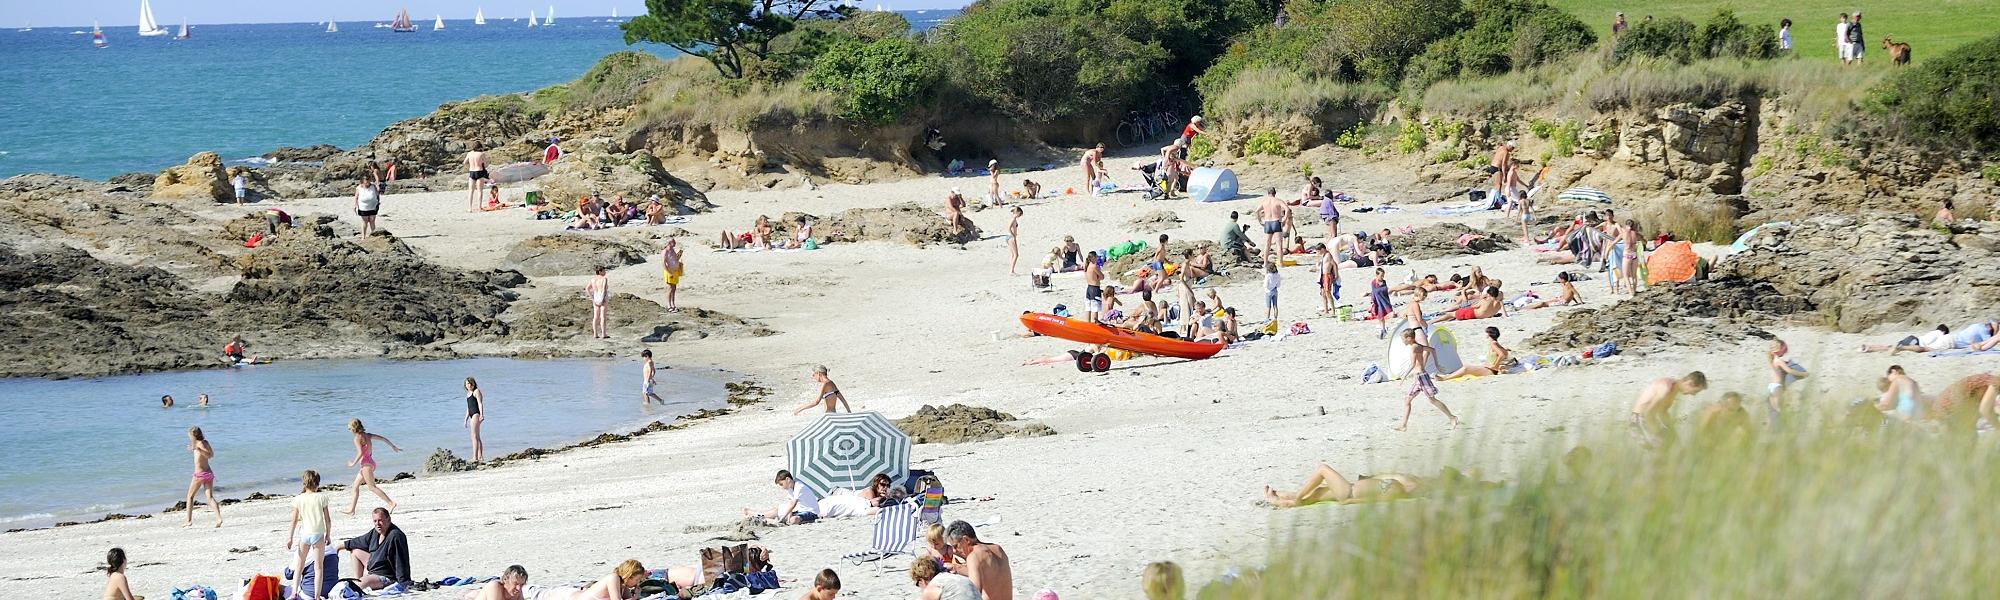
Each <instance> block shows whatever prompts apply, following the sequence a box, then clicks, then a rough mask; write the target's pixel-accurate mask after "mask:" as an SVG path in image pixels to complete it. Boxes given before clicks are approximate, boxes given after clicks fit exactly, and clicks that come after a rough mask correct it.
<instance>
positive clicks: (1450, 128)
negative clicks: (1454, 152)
mask: <svg viewBox="0 0 2000 600" xmlns="http://www.w3.org/2000/svg"><path fill="white" fill-rule="evenodd" d="M1466 129H1469V128H1468V127H1467V126H1466V124H1465V121H1457V120H1445V121H1442V122H1440V123H1438V124H1437V133H1438V139H1441V140H1450V141H1457V140H1461V139H1465V131H1466Z"/></svg>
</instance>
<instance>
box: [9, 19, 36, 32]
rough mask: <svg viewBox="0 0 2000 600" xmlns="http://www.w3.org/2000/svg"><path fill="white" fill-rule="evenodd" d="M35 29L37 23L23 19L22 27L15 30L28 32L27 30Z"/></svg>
mask: <svg viewBox="0 0 2000 600" xmlns="http://www.w3.org/2000/svg"><path fill="white" fill-rule="evenodd" d="M34 30H35V24H34V23H29V22H26V21H23V22H21V28H20V29H16V30H14V31H21V32H27V31H34Z"/></svg>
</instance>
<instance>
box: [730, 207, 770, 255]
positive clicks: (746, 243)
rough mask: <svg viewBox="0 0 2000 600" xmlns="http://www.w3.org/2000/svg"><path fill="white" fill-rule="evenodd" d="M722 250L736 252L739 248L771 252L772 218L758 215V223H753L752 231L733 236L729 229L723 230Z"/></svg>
mask: <svg viewBox="0 0 2000 600" xmlns="http://www.w3.org/2000/svg"><path fill="white" fill-rule="evenodd" d="M722 248H723V249H725V250H736V249H739V248H762V249H765V250H770V249H771V217H768V216H764V215H758V216H757V222H755V223H752V224H751V225H750V230H749V231H745V232H743V233H738V234H731V233H729V230H727V229H724V230H722Z"/></svg>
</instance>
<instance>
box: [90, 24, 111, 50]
mask: <svg viewBox="0 0 2000 600" xmlns="http://www.w3.org/2000/svg"><path fill="white" fill-rule="evenodd" d="M90 45H92V46H96V47H99V48H103V47H105V46H109V45H110V44H107V43H105V42H104V30H103V29H99V28H98V27H97V22H96V21H91V22H90Z"/></svg>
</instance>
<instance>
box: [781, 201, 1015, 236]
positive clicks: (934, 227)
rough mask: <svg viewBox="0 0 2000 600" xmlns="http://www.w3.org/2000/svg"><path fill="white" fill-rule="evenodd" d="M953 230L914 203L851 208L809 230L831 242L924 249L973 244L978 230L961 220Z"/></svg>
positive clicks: (936, 214) (938, 216)
mask: <svg viewBox="0 0 2000 600" xmlns="http://www.w3.org/2000/svg"><path fill="white" fill-rule="evenodd" d="M961 219H962V220H963V222H961V223H960V224H959V226H958V227H957V228H954V227H952V226H951V224H950V223H949V222H947V221H945V219H944V214H943V213H941V212H938V211H936V210H932V209H928V208H925V207H923V206H922V205H919V204H917V203H915V202H905V203H902V204H897V205H894V206H888V207H884V208H853V209H848V210H845V211H841V212H840V213H839V214H836V215H834V216H832V217H828V218H827V219H826V220H825V221H824V222H822V223H819V224H817V225H814V226H813V234H814V235H816V236H819V235H823V236H825V239H827V240H828V241H832V242H861V241H889V242H899V243H904V244H910V245H914V246H927V245H930V244H964V243H969V242H973V241H977V240H978V239H979V237H980V232H979V226H978V225H975V224H973V223H972V220H971V219H963V218H962V217H961Z"/></svg>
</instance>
